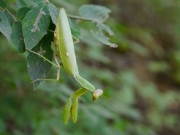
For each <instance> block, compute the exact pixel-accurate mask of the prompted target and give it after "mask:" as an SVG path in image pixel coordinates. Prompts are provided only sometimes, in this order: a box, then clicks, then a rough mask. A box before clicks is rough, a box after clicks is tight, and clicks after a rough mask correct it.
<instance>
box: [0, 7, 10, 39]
mask: <svg viewBox="0 0 180 135" xmlns="http://www.w3.org/2000/svg"><path fill="white" fill-rule="evenodd" d="M0 32H2V33H3V34H4V35H5V36H6V38H7V40H8V41H9V42H10V36H11V33H12V28H11V24H10V23H9V17H8V15H7V13H6V11H1V10H0Z"/></svg>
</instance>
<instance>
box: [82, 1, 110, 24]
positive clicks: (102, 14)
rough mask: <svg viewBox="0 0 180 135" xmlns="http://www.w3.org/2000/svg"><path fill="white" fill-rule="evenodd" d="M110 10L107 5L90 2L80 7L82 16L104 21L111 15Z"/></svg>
mask: <svg viewBox="0 0 180 135" xmlns="http://www.w3.org/2000/svg"><path fill="white" fill-rule="evenodd" d="M110 12H111V10H110V9H108V8H106V7H103V6H97V5H90V4H89V5H88V4H86V5H83V6H81V7H80V8H79V14H80V15H81V16H82V17H84V18H89V19H92V20H94V21H96V22H104V21H105V20H106V19H107V18H108V17H109V13H110Z"/></svg>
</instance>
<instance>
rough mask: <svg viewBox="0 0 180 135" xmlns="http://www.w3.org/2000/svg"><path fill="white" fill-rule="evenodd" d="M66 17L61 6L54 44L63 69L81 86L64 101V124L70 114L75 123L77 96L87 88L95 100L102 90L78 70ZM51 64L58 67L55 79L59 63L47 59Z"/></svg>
mask: <svg viewBox="0 0 180 135" xmlns="http://www.w3.org/2000/svg"><path fill="white" fill-rule="evenodd" d="M72 37H73V36H72V34H71V30H70V26H69V22H68V18H67V15H66V12H65V10H64V9H63V8H61V9H60V12H59V15H58V20H57V24H56V29H55V31H54V44H55V48H56V52H57V56H58V57H59V58H60V59H61V61H62V65H63V67H64V69H65V70H66V71H67V72H68V73H69V74H70V75H71V76H72V77H73V78H74V79H75V80H76V81H77V82H79V83H80V85H81V86H82V87H81V88H80V89H78V90H77V91H75V92H74V93H73V94H72V95H71V96H70V97H69V99H68V101H67V102H66V104H65V106H64V108H63V111H62V117H63V122H64V124H67V123H68V120H69V117H70V116H71V118H72V121H73V122H74V123H75V122H76V121H77V118H78V98H79V97H80V96H81V95H83V94H85V93H86V92H87V91H88V90H89V91H90V92H91V93H92V100H93V101H96V100H97V99H98V98H99V97H100V96H101V95H102V94H103V91H102V90H101V89H97V90H96V89H95V87H94V86H93V85H92V84H91V83H89V82H88V81H87V80H86V79H84V78H83V77H82V76H81V75H80V74H79V70H78V65H77V61H76V55H75V50H74V43H73V38H72ZM29 51H30V52H32V53H35V54H37V55H39V56H40V57H42V58H43V59H45V60H47V59H46V58H45V57H43V56H42V55H40V54H38V53H36V52H33V51H31V50H29ZM47 61H48V62H50V63H51V64H52V65H54V66H56V67H57V68H58V72H57V73H58V74H57V79H56V80H59V73H60V65H59V63H58V61H57V59H56V56H55V61H56V63H57V65H56V64H54V63H52V62H51V61H49V60H47ZM38 80H51V79H38Z"/></svg>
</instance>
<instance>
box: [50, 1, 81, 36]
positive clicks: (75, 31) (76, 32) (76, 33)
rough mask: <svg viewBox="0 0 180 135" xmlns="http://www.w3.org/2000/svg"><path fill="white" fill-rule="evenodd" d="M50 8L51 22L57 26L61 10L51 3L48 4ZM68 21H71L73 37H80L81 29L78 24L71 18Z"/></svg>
mask: <svg viewBox="0 0 180 135" xmlns="http://www.w3.org/2000/svg"><path fill="white" fill-rule="evenodd" d="M48 6H49V14H50V16H51V20H52V22H53V23H54V24H55V25H56V23H57V18H58V15H59V11H60V10H59V9H58V8H56V7H55V6H54V5H53V4H51V3H50V4H48ZM68 21H69V25H70V28H71V33H72V35H73V36H75V37H80V35H81V33H80V29H79V27H78V25H77V24H76V22H75V21H74V20H73V19H70V18H68Z"/></svg>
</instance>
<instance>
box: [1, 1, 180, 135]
mask: <svg viewBox="0 0 180 135" xmlns="http://www.w3.org/2000/svg"><path fill="white" fill-rule="evenodd" d="M17 1H18V0H17ZM50 2H52V3H53V4H55V5H56V6H57V7H64V8H65V9H66V11H67V12H68V13H70V14H74V15H77V12H78V8H79V7H80V6H81V5H83V4H87V3H88V4H98V5H102V6H107V7H108V8H110V9H111V10H112V12H111V15H110V18H109V19H108V21H107V22H106V24H108V25H109V26H110V27H111V29H112V30H113V31H114V33H115V36H114V37H112V38H111V39H110V40H111V41H112V42H114V43H116V44H118V48H117V49H114V48H110V47H108V46H105V45H102V44H100V43H99V42H98V41H96V39H95V38H94V37H93V36H92V35H91V34H90V32H89V27H93V26H92V25H93V24H91V23H90V22H83V21H82V22H78V25H79V26H80V27H81V32H82V35H83V37H82V39H81V41H82V42H81V43H80V44H77V45H75V48H76V54H77V61H78V64H79V70H80V72H81V74H82V76H83V77H85V78H86V79H87V80H89V81H90V82H92V84H94V85H95V86H96V87H97V88H102V89H103V90H104V95H105V96H106V98H103V97H102V98H100V99H99V100H98V101H97V102H93V101H92V100H91V93H87V94H85V95H84V96H83V97H81V98H80V105H79V117H78V121H77V123H76V124H73V123H72V122H69V123H68V125H64V124H63V122H62V118H61V113H62V107H63V105H64V102H65V101H67V99H68V97H69V96H70V95H71V94H72V92H73V91H74V90H76V89H78V88H79V87H80V86H79V84H77V82H75V81H74V80H73V79H72V78H71V77H70V76H69V75H68V74H67V73H66V72H65V71H64V70H63V69H62V68H61V75H60V78H61V80H60V83H57V82H56V83H55V82H54V83H53V82H43V83H42V84H41V85H40V86H39V88H38V89H37V90H36V91H33V90H32V84H31V83H30V82H31V81H30V78H29V76H28V72H27V67H26V56H25V55H18V53H17V51H16V49H15V47H14V46H13V45H11V44H9V43H8V42H7V40H6V39H5V37H4V36H2V34H0V61H1V62H0V135H84V134H86V135H179V134H180V17H179V15H180V1H179V0H145V1H142V0H78V1H73V0H66V1H60V0H50ZM20 6H22V5H18V2H17V3H13V2H12V3H11V4H9V5H8V8H9V9H11V11H16V10H17V8H19V7H20ZM55 77H56V69H55V68H53V69H52V70H51V72H50V74H49V76H48V78H55Z"/></svg>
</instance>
